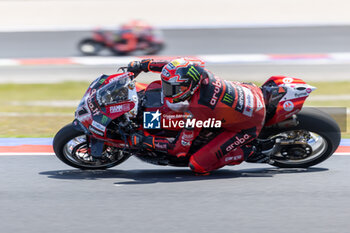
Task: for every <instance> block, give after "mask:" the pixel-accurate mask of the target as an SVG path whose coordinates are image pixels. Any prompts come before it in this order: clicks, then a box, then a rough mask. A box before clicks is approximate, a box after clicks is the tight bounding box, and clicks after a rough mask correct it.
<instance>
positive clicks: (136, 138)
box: [131, 133, 155, 150]
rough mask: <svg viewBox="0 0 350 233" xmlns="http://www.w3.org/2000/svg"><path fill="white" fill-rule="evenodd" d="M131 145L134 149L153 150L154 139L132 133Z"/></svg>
mask: <svg viewBox="0 0 350 233" xmlns="http://www.w3.org/2000/svg"><path fill="white" fill-rule="evenodd" d="M131 144H132V145H133V146H135V147H140V148H143V149H146V150H153V149H154V148H155V146H154V137H152V136H145V135H144V134H143V133H134V134H132V135H131Z"/></svg>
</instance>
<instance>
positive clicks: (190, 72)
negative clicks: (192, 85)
mask: <svg viewBox="0 0 350 233" xmlns="http://www.w3.org/2000/svg"><path fill="white" fill-rule="evenodd" d="M186 74H187V75H189V76H190V77H191V78H192V79H193V80H194V81H199V78H200V76H201V74H200V73H199V72H198V70H197V69H196V68H194V66H191V67H190V68H189V69H188V71H187V73H186Z"/></svg>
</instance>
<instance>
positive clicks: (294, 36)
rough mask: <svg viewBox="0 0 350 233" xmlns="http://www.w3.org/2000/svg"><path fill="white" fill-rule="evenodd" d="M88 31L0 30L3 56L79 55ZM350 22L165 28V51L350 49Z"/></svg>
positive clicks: (189, 53) (344, 50) (270, 51)
mask: <svg viewBox="0 0 350 233" xmlns="http://www.w3.org/2000/svg"><path fill="white" fill-rule="evenodd" d="M88 36H90V32H86V31H69V32H7V33H0V51H1V53H0V58H33V57H35V58H37V57H69V56H79V55H80V54H79V52H78V51H77V43H78V42H79V41H80V40H81V39H82V38H85V37H88ZM349 38H350V26H328V27H294V28H293V27H289V28H247V29H244V28H240V29H190V30H189V29H185V30H164V39H165V41H166V45H167V46H166V48H165V49H164V50H163V51H162V52H161V54H163V55H196V54H231V53H239V54H240V53H244V54H246V53H327V52H349V51H350V44H349Z"/></svg>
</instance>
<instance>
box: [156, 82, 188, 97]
mask: <svg viewBox="0 0 350 233" xmlns="http://www.w3.org/2000/svg"><path fill="white" fill-rule="evenodd" d="M162 89H163V95H164V96H165V97H176V96H178V95H180V94H181V93H183V92H184V91H185V90H187V87H186V86H180V85H171V84H170V83H168V82H166V81H162Z"/></svg>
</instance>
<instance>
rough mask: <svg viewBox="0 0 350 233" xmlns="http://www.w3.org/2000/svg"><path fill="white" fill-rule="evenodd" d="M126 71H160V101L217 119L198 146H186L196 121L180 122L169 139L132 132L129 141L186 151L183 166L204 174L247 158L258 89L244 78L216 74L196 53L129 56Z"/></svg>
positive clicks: (260, 115) (258, 118)
mask: <svg viewBox="0 0 350 233" xmlns="http://www.w3.org/2000/svg"><path fill="white" fill-rule="evenodd" d="M128 71H130V72H133V73H134V74H135V76H137V75H138V74H139V73H140V72H149V71H151V72H158V73H161V80H162V93H163V96H164V102H165V103H166V105H167V106H168V107H169V108H170V109H172V110H175V111H181V112H187V113H188V112H189V116H190V117H192V118H195V119H200V120H205V119H209V118H213V119H219V120H220V121H221V123H222V124H221V128H222V129H223V131H221V132H220V133H219V134H218V135H217V136H216V137H215V138H213V139H212V140H211V141H209V143H207V144H206V145H205V146H204V147H202V148H201V149H199V150H198V151H196V152H194V153H193V154H190V153H189V151H190V147H191V145H192V143H193V142H194V141H195V139H196V138H197V137H198V135H199V134H200V132H201V130H202V128H201V127H187V128H186V127H185V128H183V129H182V130H181V131H180V133H179V134H178V135H177V137H176V139H175V140H174V141H170V140H168V139H167V138H161V137H154V136H145V135H143V134H140V133H136V134H134V135H132V144H133V145H134V146H142V147H143V148H144V149H148V150H154V149H156V150H160V151H164V152H166V153H169V154H171V155H174V156H177V157H182V156H190V159H189V161H190V162H189V167H190V168H191V169H192V170H193V171H194V172H196V173H199V174H208V173H209V172H210V171H213V170H216V169H218V168H221V167H223V166H225V165H237V164H240V163H241V162H243V161H244V160H247V159H248V157H250V156H251V155H252V154H253V152H254V147H248V146H245V145H246V144H247V143H248V142H251V141H252V140H254V139H255V138H256V137H257V136H258V135H259V133H260V131H261V129H262V125H263V123H264V120H265V105H264V104H263V103H264V98H263V94H262V92H261V90H260V88H259V87H257V86H255V85H254V84H250V83H240V82H232V81H227V80H222V79H220V78H218V77H216V76H215V75H213V74H212V73H211V72H210V71H208V70H206V69H205V68H204V62H203V61H201V60H198V59H189V58H180V59H175V60H173V61H171V62H169V61H154V60H153V59H144V60H142V61H141V62H139V61H133V62H130V63H129V65H128Z"/></svg>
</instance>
